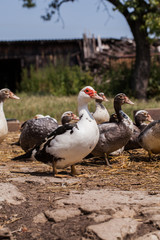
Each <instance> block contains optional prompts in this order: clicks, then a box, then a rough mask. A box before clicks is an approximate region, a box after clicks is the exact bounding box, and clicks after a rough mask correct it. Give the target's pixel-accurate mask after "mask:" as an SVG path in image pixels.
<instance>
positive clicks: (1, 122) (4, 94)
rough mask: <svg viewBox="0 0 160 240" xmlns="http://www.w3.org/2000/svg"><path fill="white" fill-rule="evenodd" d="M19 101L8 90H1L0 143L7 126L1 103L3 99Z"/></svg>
mask: <svg viewBox="0 0 160 240" xmlns="http://www.w3.org/2000/svg"><path fill="white" fill-rule="evenodd" d="M8 98H11V99H19V97H17V96H16V95H15V94H14V93H13V92H11V91H10V90H9V89H8V88H3V89H1V90H0V143H1V142H2V141H3V139H4V138H5V137H6V135H7V133H8V125H7V121H6V118H5V114H4V111H3V103H4V101H5V99H8Z"/></svg>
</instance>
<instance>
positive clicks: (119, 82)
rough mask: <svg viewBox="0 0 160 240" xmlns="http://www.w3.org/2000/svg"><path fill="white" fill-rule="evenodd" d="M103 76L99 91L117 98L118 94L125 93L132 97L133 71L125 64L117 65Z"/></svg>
mask: <svg viewBox="0 0 160 240" xmlns="http://www.w3.org/2000/svg"><path fill="white" fill-rule="evenodd" d="M101 74H102V80H101V83H100V84H99V86H97V88H98V90H99V91H100V89H101V91H102V89H103V91H104V93H105V94H106V95H107V96H115V95H116V94H117V93H120V92H124V93H126V94H127V95H129V96H132V92H131V86H130V84H131V76H132V69H131V68H129V67H127V65H126V64H125V63H124V62H123V63H121V64H116V66H114V67H112V68H110V69H108V70H107V71H106V70H104V72H103V73H101Z"/></svg>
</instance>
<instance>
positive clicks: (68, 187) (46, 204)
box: [0, 132, 160, 240]
mask: <svg viewBox="0 0 160 240" xmlns="http://www.w3.org/2000/svg"><path fill="white" fill-rule="evenodd" d="M18 137H19V132H10V133H9V134H8V136H7V138H6V139H5V140H4V142H3V143H2V144H1V145H0V156H1V160H0V184H1V189H0V193H1V196H0V231H1V230H2V229H4V228H7V231H8V232H7V233H6V236H3V237H1V235H0V239H17V240H22V239H23V240H24V239H26V240H27V239H39V240H40V239H47V240H48V239H52V240H60V239H63V240H66V239H67V240H68V239H70V240H78V239H82V240H84V239H97V240H98V239H109V237H104V236H102V235H101V234H100V233H99V232H98V230H97V231H96V230H95V229H96V228H94V231H92V234H89V233H88V231H89V232H90V231H91V229H92V227H90V228H89V226H93V225H94V224H95V223H96V221H98V220H96V219H97V218H96V217H95V216H102V215H103V217H104V212H105V214H107V215H105V217H106V216H108V212H107V211H109V210H106V209H110V216H112V217H113V216H115V212H116V214H117V212H118V210H116V211H115V209H120V208H121V209H122V208H124V207H125V205H126V206H132V207H133V206H134V214H133V215H134V216H132V217H131V216H130V212H129V217H131V219H132V220H133V219H139V218H140V219H141V220H140V222H141V226H142V225H143V228H141V227H140V226H139V225H137V228H136V229H137V230H136V232H132V233H131V234H130V235H129V234H128V233H127V234H124V236H123V237H121V238H113V237H112V238H111V239H109V240H112V239H113V240H114V239H124V240H125V239H138V237H140V236H143V235H145V234H148V233H149V232H152V231H159V230H160V224H159V225H156V224H151V222H146V218H145V215H144V214H140V211H139V210H138V211H137V209H138V208H136V205H134V204H133V203H134V202H133V203H132V202H131V204H130V203H128V202H127V203H126V204H125V201H127V200H125V198H126V195H125V194H131V195H127V196H128V197H129V198H130V199H132V198H134V196H135V194H134V193H138V194H139V193H142V195H141V197H140V198H139V199H140V201H141V200H142V201H143V200H144V199H143V198H146V196H149V197H150V196H153V197H157V198H158V202H153V204H152V203H151V202H150V203H146V205H145V203H144V202H143V203H142V204H141V207H143V210H144V207H146V206H154V207H158V206H159V208H160V198H159V197H160V195H159V194H160V155H155V156H154V158H153V160H152V161H148V155H147V152H146V151H144V150H143V149H137V150H133V151H129V152H124V153H123V154H122V155H121V156H114V157H112V158H111V159H110V161H111V163H112V167H111V168H110V167H108V166H105V165H104V162H103V160H102V159H88V160H85V161H83V162H82V163H81V164H78V165H77V170H79V171H80V173H81V174H80V175H79V176H77V177H72V176H71V175H70V168H67V169H65V170H63V171H60V170H59V175H57V176H56V177H53V175H52V169H51V167H50V166H48V165H44V164H42V163H39V162H29V161H24V162H23V161H18V162H17V161H11V158H13V157H15V156H17V155H20V154H21V153H23V151H22V150H21V148H20V147H18V146H12V145H11V143H13V142H16V141H17V139H18ZM3 188H4V191H3ZM94 191H95V192H96V197H94V198H93V205H92V203H91V204H89V199H87V198H86V199H87V200H86V201H88V202H87V203H85V202H84V204H83V206H82V200H83V199H82V196H85V195H84V193H85V194H88V192H90V194H91V195H88V196H89V197H88V198H90V199H92V197H93V193H95V192H94ZM106 191H108V192H106ZM104 193H106V194H107V193H108V195H105V196H108V197H107V198H108V200H109V199H110V201H111V195H112V194H111V193H115V194H117V193H119V194H120V195H121V196H124V202H123V205H121V202H120V201H123V199H121V200H119V202H117V203H118V204H119V206H118V205H116V207H115V206H110V205H109V204H112V203H113V201H112V202H109V203H107V204H108V208H106V207H104V205H103V204H102V203H99V206H101V208H100V209H97V207H98V204H96V206H95V205H94V201H95V202H96V201H99V200H100V198H101V200H104V199H102V198H103V197H101V196H103V195H101V194H104ZM146 193H147V194H148V195H145V194H146ZM78 194H79V195H78ZM81 194H83V195H81ZM76 196H81V203H75V202H72V201H76V199H77V198H76ZM117 196H118V195H115V197H114V199H115V198H117ZM98 198H99V199H98ZM64 199H65V201H64V202H63V203H62V200H64ZM66 199H70V202H69V203H68V202H67V201H69V200H66ZM127 199H128V198H127ZM145 200H146V199H145ZM114 201H116V199H115V200H114ZM128 201H129V200H128ZM154 201H156V200H155V198H154ZM87 204H88V205H87ZM127 204H130V205H127ZM137 204H138V203H137ZM63 206H64V208H63ZM75 206H76V211H74V213H73V212H72V211H71V210H72V209H71V207H75ZM77 206H78V207H77ZM109 206H110V207H109ZM85 207H86V208H87V209H86V208H85ZM92 207H93V208H94V209H90V208H92ZM118 207H119V208H118ZM57 209H61V210H62V209H63V210H64V209H66V212H63V214H62V215H61V214H60V215H59V213H57V212H55V211H56V210H57ZM89 209H90V210H89ZM104 209H105V211H104ZM129 209H130V211H131V207H129ZM139 209H140V208H139ZM74 210H75V209H74ZM114 211H115V212H114ZM53 212H54V213H55V216H54V217H52V216H51V214H52V213H53ZM106 212H107V213H106ZM125 212H126V210H125ZM67 214H68V215H67ZM96 214H97V215H96ZM93 215H94V217H92V216H93ZM142 215H143V216H142ZM59 216H61V217H62V219H60V220H59V218H58V217H59ZM57 219H58V220H57ZM113 219H114V220H115V217H114V218H113ZM123 219H124V217H123ZM116 220H117V218H116ZM159 220H160V219H159ZM104 222H105V223H106V222H107V223H108V220H106V218H105V220H99V221H98V223H101V224H102V223H104ZM159 222H160V221H159ZM152 223H153V221H152ZM136 224H137V223H136ZM138 224H139V223H138ZM132 226H133V224H132ZM101 227H102V225H101ZM86 232H87V233H86ZM0 233H1V232H0ZM2 235H3V234H2ZM135 236H136V237H135ZM7 237H8V238H7ZM159 237H160V236H159ZM144 239H145V238H144ZM146 239H147V238H146ZM148 239H149V238H148ZM150 239H151V238H150ZM155 239H156V238H155ZM157 239H160V238H158V237H157Z"/></svg>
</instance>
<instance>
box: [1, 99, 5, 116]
mask: <svg viewBox="0 0 160 240" xmlns="http://www.w3.org/2000/svg"><path fill="white" fill-rule="evenodd" d="M0 115H1V116H2V115H4V111H3V102H2V101H1V102H0Z"/></svg>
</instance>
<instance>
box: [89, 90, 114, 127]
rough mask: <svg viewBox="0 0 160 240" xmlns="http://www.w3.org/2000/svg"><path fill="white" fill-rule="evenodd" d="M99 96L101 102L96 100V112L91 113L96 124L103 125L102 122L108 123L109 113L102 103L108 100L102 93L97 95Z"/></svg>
mask: <svg viewBox="0 0 160 240" xmlns="http://www.w3.org/2000/svg"><path fill="white" fill-rule="evenodd" d="M99 96H101V97H102V99H103V100H100V99H96V100H95V102H96V110H95V112H94V113H93V117H94V119H95V120H96V122H97V124H100V123H103V122H108V121H109V118H110V116H109V113H108V110H107V109H106V107H105V106H104V105H103V104H102V102H103V101H105V102H108V99H107V98H106V96H105V95H104V93H103V92H100V93H99Z"/></svg>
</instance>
